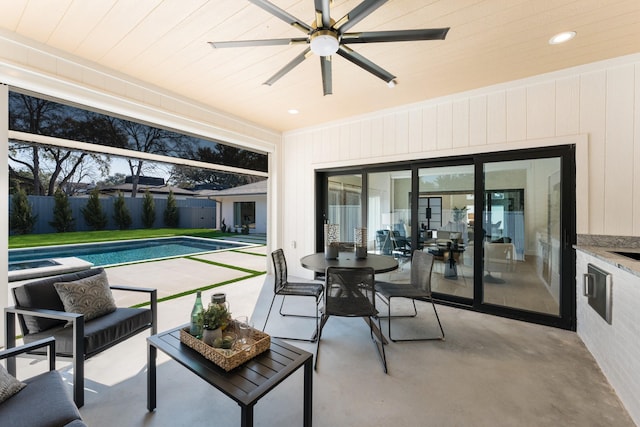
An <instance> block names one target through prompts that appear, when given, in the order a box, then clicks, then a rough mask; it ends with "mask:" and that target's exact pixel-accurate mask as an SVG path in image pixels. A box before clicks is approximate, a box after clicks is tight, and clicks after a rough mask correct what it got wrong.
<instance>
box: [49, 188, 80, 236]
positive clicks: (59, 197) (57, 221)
mask: <svg viewBox="0 0 640 427" xmlns="http://www.w3.org/2000/svg"><path fill="white" fill-rule="evenodd" d="M53 200H54V204H53V221H49V225H50V226H52V227H53V228H55V229H56V231H57V232H58V233H64V232H65V231H73V229H74V228H75V222H76V220H75V219H74V218H73V212H71V205H70V204H69V197H67V195H66V194H65V193H64V191H62V190H60V189H57V190H56V192H55V194H54V195H53Z"/></svg>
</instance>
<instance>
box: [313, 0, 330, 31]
mask: <svg viewBox="0 0 640 427" xmlns="http://www.w3.org/2000/svg"><path fill="white" fill-rule="evenodd" d="M315 2H316V27H318V28H329V27H331V15H330V12H329V0H315Z"/></svg>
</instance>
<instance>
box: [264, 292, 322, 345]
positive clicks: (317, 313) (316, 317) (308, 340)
mask: <svg viewBox="0 0 640 427" xmlns="http://www.w3.org/2000/svg"><path fill="white" fill-rule="evenodd" d="M284 298H285V297H284V296H283V297H282V303H281V304H280V314H281V315H282V316H293V317H306V318H309V319H311V318H313V317H314V316H303V315H297V314H282V305H283V304H284ZM275 299H276V296H275V295H274V296H273V298H272V299H271V305H269V311H268V312H267V318H266V319H265V321H264V326H263V327H262V331H263V332H264V330H265V328H266V327H267V322H268V321H269V316H270V315H271V309H272V308H273V303H274V301H275ZM319 303H320V301H319V299H316V315H315V319H316V329H315V331H313V335H312V336H311V338H309V339H307V338H294V337H279V336H275V335H273V337H274V338H279V339H283V340H290V341H305V342H316V340H317V339H318V335H319V325H320V312H319V311H318V305H319Z"/></svg>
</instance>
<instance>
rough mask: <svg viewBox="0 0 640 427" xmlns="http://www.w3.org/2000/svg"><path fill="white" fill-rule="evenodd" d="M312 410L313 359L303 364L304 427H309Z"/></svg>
mask: <svg viewBox="0 0 640 427" xmlns="http://www.w3.org/2000/svg"><path fill="white" fill-rule="evenodd" d="M312 409H313V357H310V358H308V359H307V361H306V362H304V415H303V425H304V427H311V422H312Z"/></svg>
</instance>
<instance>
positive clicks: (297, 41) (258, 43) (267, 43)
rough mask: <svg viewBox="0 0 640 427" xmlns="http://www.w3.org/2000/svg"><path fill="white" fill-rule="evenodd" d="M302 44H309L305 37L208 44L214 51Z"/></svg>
mask: <svg viewBox="0 0 640 427" xmlns="http://www.w3.org/2000/svg"><path fill="white" fill-rule="evenodd" d="M303 43H305V44H306V43H309V39H308V38H306V37H300V38H293V39H266V40H233V41H227V42H209V44H210V45H211V46H212V47H214V48H216V49H219V48H224V47H250V46H277V45H291V44H303Z"/></svg>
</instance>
